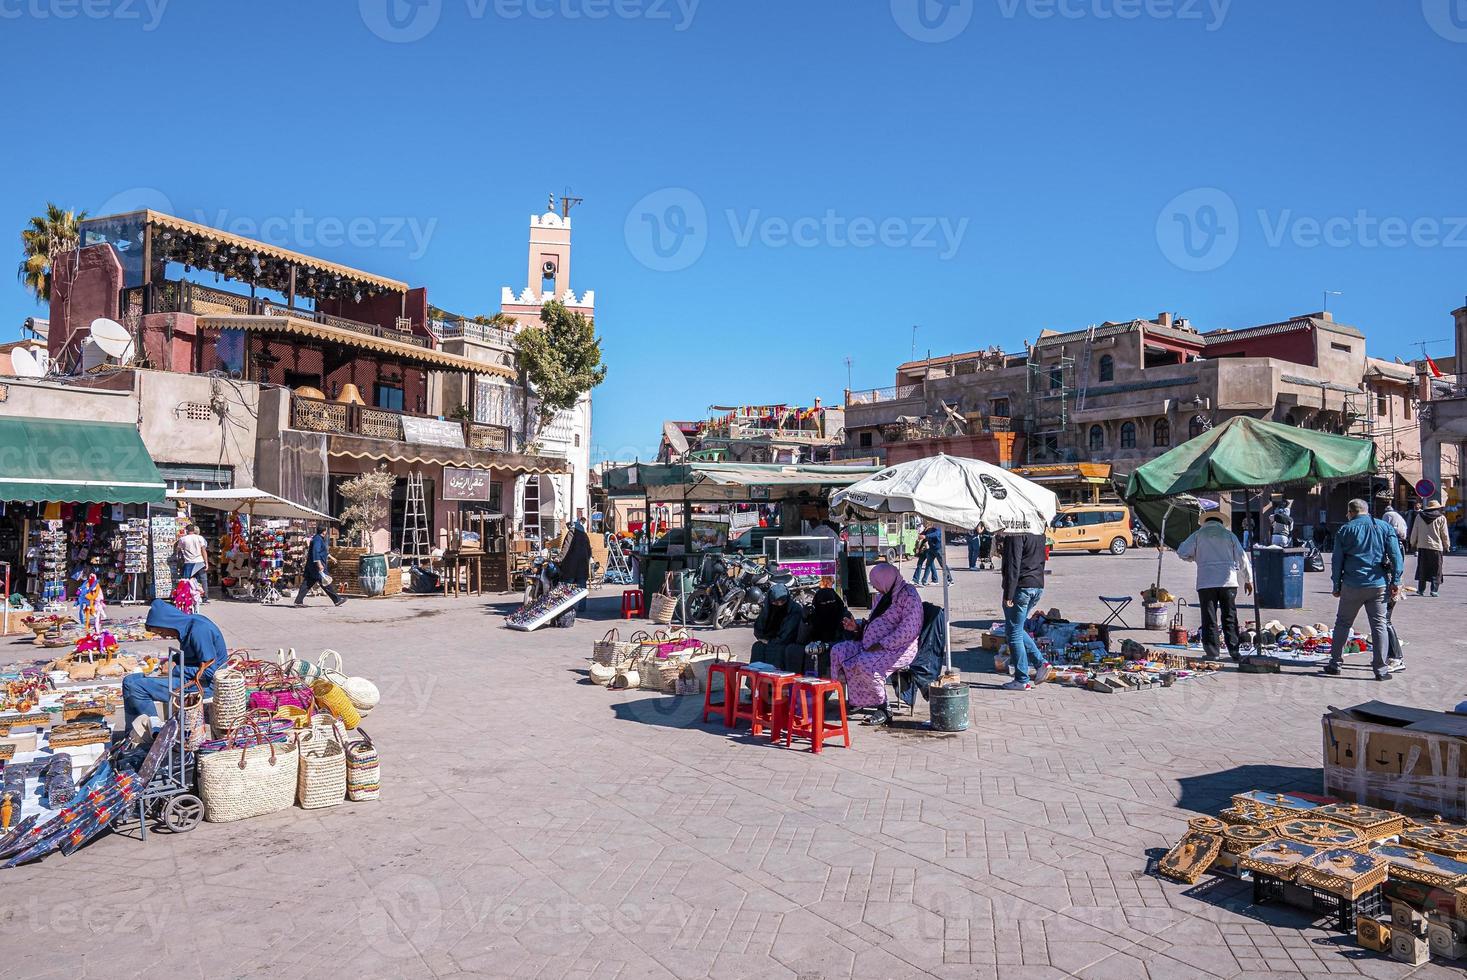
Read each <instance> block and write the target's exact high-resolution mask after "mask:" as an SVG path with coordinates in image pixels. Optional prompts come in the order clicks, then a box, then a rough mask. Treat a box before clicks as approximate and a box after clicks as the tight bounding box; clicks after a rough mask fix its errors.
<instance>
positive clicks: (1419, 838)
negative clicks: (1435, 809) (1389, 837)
mask: <svg viewBox="0 0 1467 980" xmlns="http://www.w3.org/2000/svg"><path fill="white" fill-rule="evenodd" d="M1401 846H1402V847H1412V848H1415V849H1416V850H1418V851H1431V852H1432V853H1434V854H1441V855H1443V856H1445V857H1449V858H1451V859H1452V860H1454V861H1467V830H1464V829H1461V828H1451V829H1448V828H1447V827H1446V826H1445V825H1444V826H1443V827H1442V828H1440V829H1433V828H1431V827H1418V828H1417V829H1416V830H1408V831H1405V832H1404V833H1402V834H1401Z"/></svg>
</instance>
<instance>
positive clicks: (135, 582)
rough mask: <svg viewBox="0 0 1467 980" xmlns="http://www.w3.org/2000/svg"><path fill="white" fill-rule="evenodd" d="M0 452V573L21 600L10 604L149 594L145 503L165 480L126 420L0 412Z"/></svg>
mask: <svg viewBox="0 0 1467 980" xmlns="http://www.w3.org/2000/svg"><path fill="white" fill-rule="evenodd" d="M0 453H3V458H4V459H5V470H6V472H5V473H4V475H3V476H0V566H3V568H0V570H4V571H8V574H9V592H8V593H7V595H8V596H14V597H19V599H20V601H17V600H15V599H12V601H11V605H12V607H16V606H18V605H19V606H24V605H34V606H37V607H39V606H40V605H44V604H46V603H66V602H69V601H71V600H73V599H75V598H76V596H77V593H78V591H79V590H82V589H83V588H84V587H92V588H99V589H100V590H101V593H102V595H103V596H104V597H105V599H106V600H108V601H110V602H113V603H130V602H144V601H146V600H148V599H150V598H152V595H151V592H150V590H149V588H148V580H149V572H150V571H151V568H150V562H151V557H150V553H151V551H152V549H151V547H150V546H151V543H152V542H151V540H150V538H151V535H152V528H151V524H150V520H149V514H148V504H150V503H159V504H161V503H162V502H163V500H164V496H163V495H164V491H165V490H166V486H165V484H164V482H163V479H162V477H161V476H160V475H159V473H158V470H157V468H156V467H154V465H153V462H152V460H151V458H149V456H148V453H147V449H146V448H145V447H144V446H143V443H142V439H141V438H140V437H139V436H138V433H137V429H136V428H135V427H134V426H131V425H123V424H117V423H104V422H74V421H67V420H60V419H20V418H3V419H0ZM171 549H172V541H170V542H169V553H170V554H171ZM93 577H95V578H93Z"/></svg>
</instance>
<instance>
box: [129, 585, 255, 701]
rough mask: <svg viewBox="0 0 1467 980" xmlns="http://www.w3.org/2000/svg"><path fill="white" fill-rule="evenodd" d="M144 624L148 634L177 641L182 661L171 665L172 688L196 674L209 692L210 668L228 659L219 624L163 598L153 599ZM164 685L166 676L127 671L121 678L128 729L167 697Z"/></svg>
mask: <svg viewBox="0 0 1467 980" xmlns="http://www.w3.org/2000/svg"><path fill="white" fill-rule="evenodd" d="M147 627H148V631H149V632H150V633H156V634H157V635H159V636H162V637H166V638H168V639H170V640H177V641H178V651H179V653H180V654H182V663H181V664H178V665H175V666H174V667H173V668H172V670H173V689H174V690H175V691H176V690H178V688H179V687H180V686H181V685H182V684H183V683H185V682H187V681H191V680H193V679H194V678H196V677H197V678H198V679H199V682H200V683H201V684H203V685H204V691H205V696H210V695H212V693H213V685H214V671H216V670H218V669H219V668H220V667H223V666H224V662H225V661H226V660H228V659H229V648H228V647H227V646H226V645H225V643H224V634H222V633H220V632H219V627H217V626H215V625H214V623H213V621H212V620H209V619H207V618H205V617H203V616H200V615H198V614H197V613H193V614H190V613H186V612H182V611H180V610H179V608H178V607H177V606H175V605H174V604H173V603H171V602H169V601H167V600H166V599H155V600H153V604H152V606H150V607H149V608H148V620H147ZM168 684H169V682H168V679H167V678H163V677H144V676H143V675H142V674H128V675H127V676H126V677H124V678H123V679H122V711H123V718H124V720H125V721H126V723H127V726H128V728H131V727H132V725H133V722H135V721H137V719H138V718H140V717H142V716H144V715H151V714H153V708H154V704H155V703H158V704H161V703H163V702H166V701H167V700H168Z"/></svg>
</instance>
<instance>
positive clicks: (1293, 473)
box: [1125, 415, 1378, 627]
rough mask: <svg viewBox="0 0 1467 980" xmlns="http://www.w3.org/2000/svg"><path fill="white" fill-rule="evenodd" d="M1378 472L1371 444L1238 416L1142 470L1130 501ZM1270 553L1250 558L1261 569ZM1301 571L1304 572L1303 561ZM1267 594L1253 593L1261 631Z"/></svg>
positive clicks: (1131, 485)
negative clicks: (1265, 595) (1262, 561)
mask: <svg viewBox="0 0 1467 980" xmlns="http://www.w3.org/2000/svg"><path fill="white" fill-rule="evenodd" d="M1377 467H1378V462H1377V458H1376V447H1375V443H1373V442H1371V441H1370V440H1368V439H1354V438H1351V437H1349V436H1337V435H1332V434H1330V433H1327V432H1314V431H1311V430H1309V429H1299V428H1295V427H1294V426H1291V425H1282V424H1280V423H1277V422H1265V421H1262V420H1260V419H1255V418H1251V417H1249V416H1245V415H1240V416H1237V417H1236V418H1231V419H1228V420H1227V421H1226V422H1224V423H1223V424H1222V425H1220V426H1218V427H1217V428H1215V429H1212V430H1211V431H1209V432H1206V433H1203V434H1202V435H1200V436H1198V437H1197V438H1195V439H1189V440H1187V441H1186V442H1184V443H1182V444H1181V445H1180V446H1177V447H1176V448H1175V449H1172V450H1171V451H1170V452H1167V453H1165V454H1163V455H1162V456H1159V457H1157V458H1156V459H1154V460H1152V461H1151V462H1149V463H1146V464H1145V465H1144V466H1141V467H1139V468H1137V469H1136V471H1135V472H1133V473H1132V474H1131V478H1130V480H1129V481H1128V482H1127V484H1126V494H1125V496H1126V501H1127V502H1128V503H1131V504H1133V505H1135V506H1144V505H1146V504H1148V503H1151V502H1156V501H1168V500H1173V499H1175V498H1178V497H1182V496H1184V495H1188V494H1190V495H1196V494H1199V493H1226V492H1232V491H1242V492H1245V493H1255V494H1257V493H1271V492H1274V491H1276V490H1279V489H1282V488H1285V487H1291V486H1303V485H1313V484H1317V483H1329V482H1336V481H1341V480H1350V479H1354V478H1358V477H1361V476H1367V475H1369V474H1372V473H1374V472H1375V470H1376V469H1377ZM1268 551H1269V549H1268V548H1266V547H1261V546H1259V545H1257V544H1255V545H1254V546H1253V548H1252V549H1251V554H1250V558H1251V559H1252V560H1253V562H1254V568H1255V569H1258V566H1259V559H1260V556H1261V555H1263V554H1266V553H1267V552H1268ZM1299 569H1300V574H1301V575H1302V562H1301V563H1300V565H1299ZM1159 586H1160V583H1158V587H1159ZM1264 591H1265V590H1264V588H1262V587H1260V588H1257V589H1255V590H1254V592H1253V615H1254V623H1255V627H1261V626H1262V625H1263V622H1264V620H1263V615H1262V608H1263V599H1264V595H1263V594H1264Z"/></svg>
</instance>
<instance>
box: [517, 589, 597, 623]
mask: <svg viewBox="0 0 1467 980" xmlns="http://www.w3.org/2000/svg"><path fill="white" fill-rule="evenodd" d="M589 594H590V593H589V592H587V591H586V590H585V589H583V588H581V587H580V586H579V585H557V586H556V587H555V588H553V589H551V590H550V591H549V592H547V593H545V594H544V595H543V596H541V597H540V598H538V599H536V600H535V601H534V602H532V603H529V604H528V605H524V606H521V607H520V608H519V609H517V610H515V611H514V612H512V613H510V614H509V615H508V616H506V617H505V618H504V624H505V625H506V626H508V627H509V628H510V629H512V630H519V631H521V632H525V633H529V632H532V631H534V630H537V629H539V628H540V627H542V626H544V625H546V624H547V623H549V622H550V621H551V620H554V619H558V618H559V617H560V616H562V615H564V614H565V613H568V612H570V611H571V610H572V609H573V608H575V606H576V604H577V603H579V602H580V601H581V600H582V599H584V598H586V597H587V596H588V595H589Z"/></svg>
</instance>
